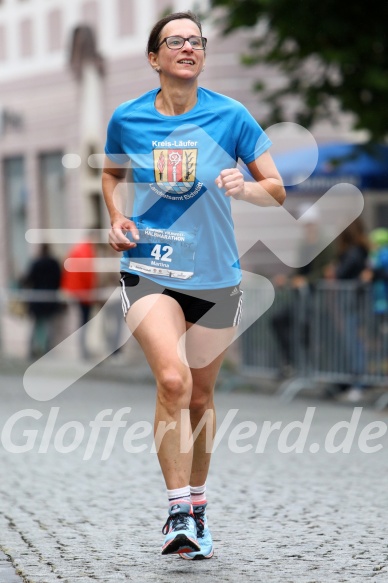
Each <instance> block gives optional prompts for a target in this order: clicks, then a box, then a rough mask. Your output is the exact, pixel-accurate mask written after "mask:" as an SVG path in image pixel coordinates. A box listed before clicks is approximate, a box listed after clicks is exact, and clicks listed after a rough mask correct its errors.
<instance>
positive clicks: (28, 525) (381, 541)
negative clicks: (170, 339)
mask: <svg viewBox="0 0 388 583" xmlns="http://www.w3.org/2000/svg"><path fill="white" fill-rule="evenodd" d="M0 398H1V403H2V406H1V412H0V430H1V431H2V436H3V441H2V445H0V464H1V468H2V472H1V480H0V500H1V503H0V549H2V550H3V552H4V553H6V555H7V556H9V557H11V558H12V562H13V567H14V572H16V570H18V572H19V573H20V576H21V577H22V581H23V582H24V583H94V582H103V583H110V582H114V581H133V582H137V583H138V582H139V581H141V582H142V583H143V582H160V583H172V582H173V583H175V582H179V583H184V582H186V581H188V580H189V581H190V582H191V583H203V581H204V580H207V581H211V582H213V581H222V582H225V583H229V582H230V583H231V582H235V581H239V582H241V583H245V582H252V583H253V582H254V583H257V582H259V581H262V582H263V583H272V582H279V583H280V582H282V583H284V582H285V583H328V582H330V583H337V582H338V583H340V582H351V583H365V581H367V580H369V579H371V578H374V580H375V581H381V582H383V581H387V580H388V541H387V536H386V525H387V524H388V508H387V503H386V475H387V470H388V456H387V448H388V436H387V433H385V435H383V436H381V437H376V439H375V440H374V441H370V442H369V443H368V444H369V445H370V446H373V445H376V444H381V445H382V448H381V450H380V451H378V452H376V453H369V454H367V453H363V452H362V451H360V448H359V447H357V441H358V438H359V435H360V433H361V432H362V431H363V429H364V428H365V427H366V426H367V424H369V423H371V422H374V421H376V420H377V421H380V422H381V423H382V424H383V425H384V424H387V423H388V415H387V412H383V413H381V412H380V413H378V412H376V411H373V410H364V411H362V414H361V417H360V419H359V421H358V424H357V429H356V434H355V437H354V439H353V445H352V447H351V449H350V453H347V454H346V453H342V452H339V453H328V452H327V451H325V448H324V447H323V444H324V442H325V439H327V438H328V434H329V435H331V434H330V431H331V433H333V426H334V424H335V423H337V422H340V421H349V420H350V418H351V416H352V414H353V413H354V410H353V409H352V408H349V407H343V406H340V405H337V404H332V403H330V404H329V403H324V402H321V401H314V400H312V399H308V400H302V399H296V400H295V401H293V402H292V403H291V404H288V405H285V404H284V403H282V402H280V401H279V400H278V399H276V398H275V397H273V396H269V395H258V394H250V393H242V392H241V393H239V392H234V393H230V394H225V393H221V392H218V393H217V395H216V402H217V410H218V428H219V429H221V428H222V424H223V421H224V420H225V419H226V418H227V416H228V415H232V413H233V410H234V409H238V412H237V413H236V415H235V417H234V418H233V419H232V421H231V424H230V425H229V426H227V427H225V435H224V437H223V438H222V439H221V441H220V443H219V446H218V447H217V449H216V451H215V453H214V456H213V462H212V467H211V474H210V476H209V480H208V497H209V520H210V524H211V527H212V531H213V535H214V539H215V547H216V550H215V556H214V558H213V559H212V560H210V561H201V562H189V561H183V560H181V559H180V558H179V557H176V556H173V557H162V556H161V555H160V548H161V544H162V541H163V535H162V533H161V528H162V526H163V524H164V521H165V519H166V518H167V514H166V495H165V491H164V485H163V480H162V476H161V472H160V470H159V466H158V463H157V458H156V455H155V454H152V453H150V448H151V444H152V437H151V435H148V436H147V437H144V431H145V430H146V429H147V427H149V426H150V424H151V423H152V419H153V410H154V389H153V387H152V386H150V385H147V384H142V385H140V384H139V383H134V382H130V381H128V382H127V383H124V382H117V381H115V382H112V381H108V380H107V379H106V378H105V379H102V380H98V379H96V378H94V377H91V376H90V377H86V378H84V379H82V380H81V381H79V382H78V383H76V384H75V385H74V386H72V387H70V388H69V389H67V390H66V391H65V392H64V393H63V394H62V395H60V396H59V397H57V398H55V399H53V400H52V401H49V402H39V401H34V400H32V399H30V398H29V397H28V396H27V395H26V393H25V392H24V389H23V385H22V378H21V377H20V376H17V375H10V376H2V377H0ZM124 407H130V408H131V410H130V411H121V413H120V414H122V418H123V420H124V422H126V426H125V427H122V428H119V429H118V433H117V436H116V439H115V440H113V439H112V442H111V444H112V446H113V451H112V454H111V455H110V456H108V459H107V460H105V461H102V460H101V457H102V456H103V454H104V451H105V453H106V447H107V443H108V445H109V440H108V432H109V429H108V428H102V429H101V430H100V433H99V435H98V436H97V437H96V443H95V447H94V449H93V448H91V447H89V448H88V447H87V445H88V443H89V444H91V443H92V441H91V440H92V434H93V428H92V427H91V426H90V425H89V424H90V423H91V422H93V420H94V419H95V418H96V415H97V414H98V413H99V412H101V411H103V410H105V409H108V410H109V411H107V412H106V420H110V419H112V417H113V415H114V414H115V413H117V412H118V411H119V410H120V409H122V408H124ZM308 407H310V408H312V409H309V410H308V409H307V408H308ZM314 408H315V409H314ZM18 412H22V413H20V415H21V418H20V419H19V420H17V419H16V418H15V417H14V418H13V421H14V424H13V426H12V427H11V425H12V423H11V422H12V419H11V416H12V415H14V414H16V413H18ZM306 412H307V413H309V412H310V414H313V416H312V423H311V428H310V429H309V431H308V435H307V439H306V445H305V446H304V447H303V452H302V453H295V452H289V453H285V452H284V448H285V447H287V446H291V445H292V443H293V442H295V440H296V439H297V437H298V435H299V432H298V430H297V429H294V433H292V432H290V434H289V436H288V438H287V439H286V435H285V433H283V434H282V435H283V437H282V438H280V439H279V435H280V432H281V430H283V429H285V426H286V424H289V423H291V422H294V421H303V419H304V418H305V415H306ZM356 412H357V411H356ZM27 415H28V416H27ZM56 415H57V417H56ZM247 422H249V424H248V423H247ZM265 422H271V423H276V422H278V423H282V425H281V426H280V429H279V426H274V429H273V431H272V433H271V434H270V435H269V436H268V440H267V442H266V443H264V442H263V441H261V442H260V439H259V437H262V436H263V432H264V429H265V427H266V425H265ZM238 423H244V427H240V430H241V435H240V440H239V441H238V440H237V439H236V438H237V431H238V429H239V428H238V427H237V424H238ZM50 424H51V428H50ZM135 424H136V425H135ZM147 424H148V425H147ZM383 425H381V426H383ZM236 427H237V428H236ZM255 428H256V431H255ZM11 429H12V430H11ZM289 429H291V427H290V426H289ZM334 429H335V428H334ZM129 431H132V441H131V434H130V433H129ZM247 431H248V432H249V431H250V432H251V434H250V436H249V433H248V434H246V435H245V439H242V438H241V436H242V435H243V433H244V432H245V433H246V432H247ZM342 431H343V432H342V433H341V432H338V434H337V437H336V439H335V440H334V445H338V444H340V442H341V441H342V440H343V439H344V437H345V429H343V430H342ZM375 431H376V429H375ZM142 432H143V435H142ZM7 435H8V438H7ZM363 435H364V437H365V430H364V433H363ZM124 436H126V448H127V449H128V450H131V448H132V451H129V452H128V451H126V450H125V448H124V445H123V440H124ZM75 437H77V438H78V442H79V447H77V448H76V449H75V445H74V446H73V449H74V451H70V450H71V449H72V444H74V443H75V441H74V440H75ZM111 437H112V436H111ZM135 437H137V439H135ZM329 441H330V440H329ZM329 441H327V443H328V442H329ZM4 442H5V445H6V447H5V446H4ZM12 444H13V445H12ZM312 444H315V445H313V447H311V445H312ZM316 444H318V445H316ZM11 445H12V446H13V447H14V448H15V447H17V446H19V447H23V446H26V448H27V449H28V447H29V448H30V449H31V451H27V452H25V453H11V452H9V451H7V448H8V449H9V448H10V447H11ZM243 446H248V447H249V446H251V449H248V451H246V452H245V453H241V452H240V453H237V451H236V449H237V448H239V447H243ZM318 446H320V447H319V451H316V450H317V448H318ZM279 447H280V449H281V450H283V453H282V451H279ZM310 447H311V450H310ZM39 448H40V449H41V451H42V453H39V451H38V450H39ZM134 448H139V451H138V452H137V453H135V452H134V451H133V449H134ZM257 448H258V449H259V450H260V449H261V450H262V451H261V453H260V452H258V453H256V451H255V450H256V449H257ZM61 449H62V453H61V452H60V451H58V450H61ZM66 449H68V450H69V451H68V453H64V452H65V451H66ZM92 449H93V451H92ZM87 450H88V451H89V452H91V455H90V459H87V460H84V459H83V457H84V456H85V452H86V451H87ZM141 450H144V451H141ZM315 451H316V453H312V452H315ZM0 561H1V555H0ZM6 566H7V567H9V563H8V564H7V565H6ZM0 578H1V562H0ZM17 581H19V582H20V579H18V578H17V579H15V583H16V582H17ZM1 583H14V581H13V580H12V579H10V580H9V581H8V580H7V579H5V580H3V579H1Z"/></svg>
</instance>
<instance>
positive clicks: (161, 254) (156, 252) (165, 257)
mask: <svg viewBox="0 0 388 583" xmlns="http://www.w3.org/2000/svg"><path fill="white" fill-rule="evenodd" d="M172 252H173V248H172V247H170V245H163V247H162V245H160V244H157V245H155V247H154V248H153V249H152V251H151V255H152V257H154V258H155V259H156V261H160V260H162V261H172V258H171V257H170V255H172Z"/></svg>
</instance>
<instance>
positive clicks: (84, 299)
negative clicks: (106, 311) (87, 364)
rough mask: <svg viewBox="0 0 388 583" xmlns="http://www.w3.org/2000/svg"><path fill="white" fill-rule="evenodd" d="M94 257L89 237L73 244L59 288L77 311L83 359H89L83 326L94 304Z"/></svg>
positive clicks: (95, 279) (92, 245)
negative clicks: (71, 300)
mask: <svg viewBox="0 0 388 583" xmlns="http://www.w3.org/2000/svg"><path fill="white" fill-rule="evenodd" d="M95 256H96V252H95V246H94V243H93V241H92V240H91V237H89V238H87V239H85V241H81V242H80V243H77V244H75V245H74V246H73V247H72V248H71V249H70V251H69V253H68V255H67V258H66V261H65V269H64V271H63V276H62V281H61V288H62V290H63V291H64V292H66V293H67V294H68V295H69V296H70V297H72V298H73V299H74V300H75V301H76V303H77V306H78V310H79V327H80V336H79V338H80V352H81V356H82V358H84V359H87V358H90V351H89V349H88V346H87V342H86V329H87V327H86V326H85V324H87V322H89V320H90V318H91V311H92V307H93V303H94V299H95V298H94V292H95V289H96V287H97V277H96V272H95V269H94V259H95Z"/></svg>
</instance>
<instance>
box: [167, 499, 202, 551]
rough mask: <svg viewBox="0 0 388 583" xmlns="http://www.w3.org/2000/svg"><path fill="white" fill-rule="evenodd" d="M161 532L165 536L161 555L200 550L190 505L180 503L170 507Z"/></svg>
mask: <svg viewBox="0 0 388 583" xmlns="http://www.w3.org/2000/svg"><path fill="white" fill-rule="evenodd" d="M162 532H163V534H164V535H166V538H165V539H164V545H163V547H162V555H171V554H173V553H192V552H197V551H199V550H200V548H201V547H200V546H199V543H198V541H197V526H196V521H195V519H194V515H193V507H192V505H191V504H188V503H185V502H180V503H178V504H174V505H173V506H171V507H170V509H169V517H168V518H167V522H166V524H165V525H164V526H163V529H162Z"/></svg>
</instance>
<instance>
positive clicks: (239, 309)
mask: <svg viewBox="0 0 388 583" xmlns="http://www.w3.org/2000/svg"><path fill="white" fill-rule="evenodd" d="M243 294H244V292H243V291H241V296H240V299H239V301H238V305H237V310H236V315H235V317H234V321H233V326H238V325H239V324H240V322H241V316H242V310H243Z"/></svg>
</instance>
